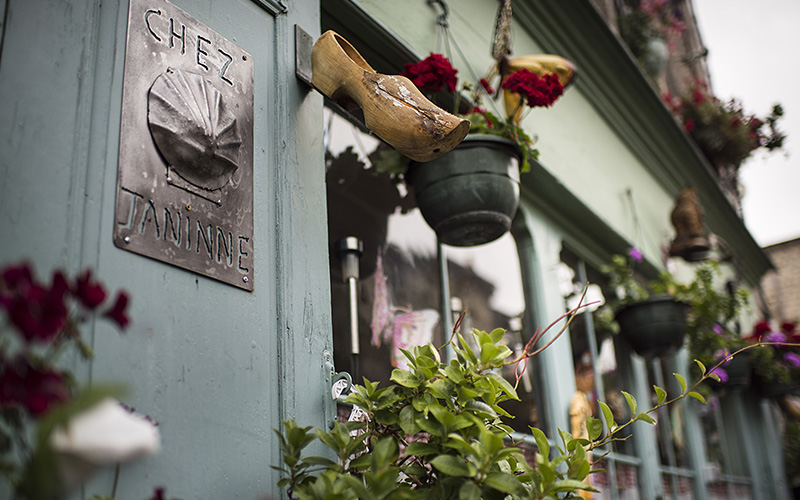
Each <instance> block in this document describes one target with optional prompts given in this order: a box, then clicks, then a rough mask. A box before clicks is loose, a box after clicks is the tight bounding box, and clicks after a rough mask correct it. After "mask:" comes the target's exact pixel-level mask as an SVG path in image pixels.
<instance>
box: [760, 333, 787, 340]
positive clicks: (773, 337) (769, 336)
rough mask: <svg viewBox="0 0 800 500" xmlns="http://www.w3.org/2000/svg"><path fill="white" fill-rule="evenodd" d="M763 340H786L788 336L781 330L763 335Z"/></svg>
mask: <svg viewBox="0 0 800 500" xmlns="http://www.w3.org/2000/svg"><path fill="white" fill-rule="evenodd" d="M764 341H765V342H788V341H789V337H787V336H786V335H784V334H783V333H781V332H769V334H767V335H764Z"/></svg>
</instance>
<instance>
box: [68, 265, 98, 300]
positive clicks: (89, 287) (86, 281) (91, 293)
mask: <svg viewBox="0 0 800 500" xmlns="http://www.w3.org/2000/svg"><path fill="white" fill-rule="evenodd" d="M72 293H73V294H75V297H77V298H78V300H80V301H81V304H83V305H84V307H86V308H87V309H94V308H96V307H97V306H99V305H100V304H102V303H103V301H104V300H106V291H105V289H104V288H103V284H102V283H100V282H99V281H92V271H91V269H87V270H86V271H84V272H83V274H81V275H80V276H78V278H77V279H76V280H75V286H74V287H73V290H72Z"/></svg>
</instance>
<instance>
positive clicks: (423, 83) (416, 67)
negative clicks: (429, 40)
mask: <svg viewBox="0 0 800 500" xmlns="http://www.w3.org/2000/svg"><path fill="white" fill-rule="evenodd" d="M456 73H458V70H456V69H455V68H453V65H452V64H450V61H448V60H447V58H446V57H444V56H443V55H441V54H434V53H433V52H431V55H429V56H428V57H426V58H425V59H423V60H421V61H420V62H418V63H416V64H406V69H405V70H404V71H403V72H402V73H400V75H401V76H405V77H406V78H408V79H409V80H411V82H412V83H413V84H414V85H416V86H417V87H418V88H419V89H420V90H422V91H423V92H439V91H441V90H442V87H445V88H447V89H448V90H449V91H450V92H454V91H455V90H456V82H457V81H458V80H457V79H456Z"/></svg>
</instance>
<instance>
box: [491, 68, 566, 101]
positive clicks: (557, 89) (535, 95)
mask: <svg viewBox="0 0 800 500" xmlns="http://www.w3.org/2000/svg"><path fill="white" fill-rule="evenodd" d="M502 87H503V88H504V89H506V90H508V91H510V92H516V93H517V94H520V95H521V96H522V97H523V98H525V100H526V102H527V104H528V106H530V107H532V108H533V107H536V106H545V107H547V106H551V105H552V104H553V103H554V102H556V100H557V99H558V98H559V97H561V95H562V94H563V93H564V86H563V85H562V84H561V81H560V80H559V79H558V76H557V75H555V74H553V73H548V74H545V75H537V74H536V73H534V72H532V71H531V70H529V69H527V68H524V69H521V70H519V71H517V72H515V73H513V74H512V75H511V76H509V77H508V79H506V81H504V82H503V84H502Z"/></svg>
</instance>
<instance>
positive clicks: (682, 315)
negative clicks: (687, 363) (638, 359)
mask: <svg viewBox="0 0 800 500" xmlns="http://www.w3.org/2000/svg"><path fill="white" fill-rule="evenodd" d="M688 309H689V306H688V305H687V304H685V303H683V302H678V301H676V300H675V299H674V298H673V297H672V296H670V295H658V296H655V297H651V298H649V299H647V300H644V301H642V302H637V303H636V304H631V305H628V306H625V307H623V308H622V309H620V310H619V311H618V312H617V314H616V320H617V323H618V324H619V329H620V335H622V336H623V337H624V338H625V340H627V341H628V344H630V346H631V347H632V348H633V350H634V351H636V353H638V354H639V355H640V356H643V357H645V358H658V357H663V356H667V355H668V354H671V353H673V352H675V351H677V350H678V349H679V348H680V347H681V346H682V345H683V338H684V336H685V335H686V313H687V312H688Z"/></svg>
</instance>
